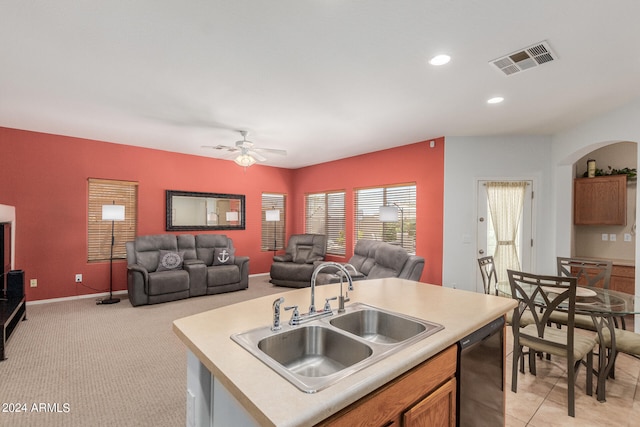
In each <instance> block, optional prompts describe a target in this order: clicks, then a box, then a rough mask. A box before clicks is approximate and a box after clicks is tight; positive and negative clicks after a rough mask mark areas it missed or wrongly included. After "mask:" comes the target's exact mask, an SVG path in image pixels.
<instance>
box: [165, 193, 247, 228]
mask: <svg viewBox="0 0 640 427" xmlns="http://www.w3.org/2000/svg"><path fill="white" fill-rule="evenodd" d="M244 228H245V222H244V196H243V195H240V194H219V193H196V192H187V191H175V190H167V231H171V230H233V229H238V230H244Z"/></svg>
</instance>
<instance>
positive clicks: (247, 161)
mask: <svg viewBox="0 0 640 427" xmlns="http://www.w3.org/2000/svg"><path fill="white" fill-rule="evenodd" d="M233 161H234V162H236V163H237V164H238V165H240V166H243V167H245V168H246V167H248V166H251V165H252V164H254V163H255V162H256V159H254V158H253V157H252V156H250V155H249V154H240V155H239V156H238V157H236V158H235V159H234V160H233Z"/></svg>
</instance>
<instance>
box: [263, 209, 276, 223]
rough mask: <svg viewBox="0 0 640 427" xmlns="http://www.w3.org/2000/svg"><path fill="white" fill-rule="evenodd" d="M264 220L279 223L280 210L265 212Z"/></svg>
mask: <svg viewBox="0 0 640 427" xmlns="http://www.w3.org/2000/svg"><path fill="white" fill-rule="evenodd" d="M265 220H267V221H280V209H271V210H268V211H265Z"/></svg>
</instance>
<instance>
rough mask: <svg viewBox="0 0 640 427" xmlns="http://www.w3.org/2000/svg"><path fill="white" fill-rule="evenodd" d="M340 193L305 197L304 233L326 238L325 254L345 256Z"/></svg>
mask: <svg viewBox="0 0 640 427" xmlns="http://www.w3.org/2000/svg"><path fill="white" fill-rule="evenodd" d="M344 195H345V193H344V192H343V191H342V192H331V193H315V194H307V195H306V196H305V232H306V233H314V234H324V235H325V236H327V253H328V254H332V255H344V254H345V247H346V244H345V209H344Z"/></svg>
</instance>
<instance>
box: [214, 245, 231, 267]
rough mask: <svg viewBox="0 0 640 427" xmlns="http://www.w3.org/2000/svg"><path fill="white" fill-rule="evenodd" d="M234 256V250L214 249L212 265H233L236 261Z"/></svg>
mask: <svg viewBox="0 0 640 427" xmlns="http://www.w3.org/2000/svg"><path fill="white" fill-rule="evenodd" d="M234 254H235V250H234V249H229V248H216V249H215V251H214V252H213V265H227V264H233V263H234V262H235V260H236V257H235V256H234Z"/></svg>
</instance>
